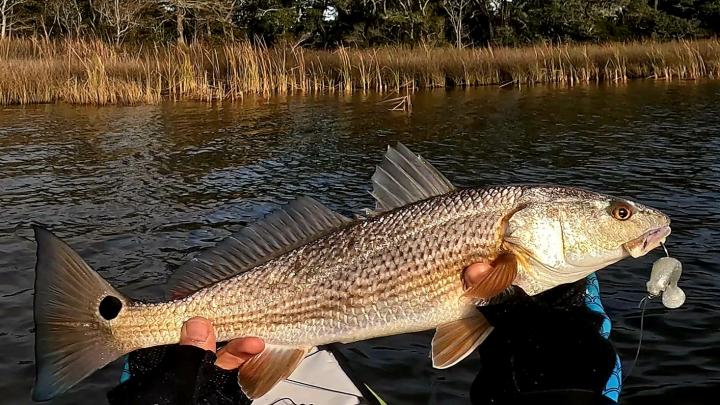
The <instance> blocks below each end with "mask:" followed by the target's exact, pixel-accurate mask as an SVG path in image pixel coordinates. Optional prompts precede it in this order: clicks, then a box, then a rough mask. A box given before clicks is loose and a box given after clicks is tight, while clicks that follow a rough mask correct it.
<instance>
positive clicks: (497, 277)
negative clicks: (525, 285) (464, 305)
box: [463, 253, 518, 299]
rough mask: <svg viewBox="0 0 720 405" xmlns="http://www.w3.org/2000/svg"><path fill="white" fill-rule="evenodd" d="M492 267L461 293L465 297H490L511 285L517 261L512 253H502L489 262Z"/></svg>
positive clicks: (515, 272) (515, 273)
mask: <svg viewBox="0 0 720 405" xmlns="http://www.w3.org/2000/svg"><path fill="white" fill-rule="evenodd" d="M491 266H492V269H491V270H489V271H488V272H487V273H486V274H484V275H483V276H482V278H481V279H480V280H478V281H477V282H476V283H475V285H473V286H472V287H470V288H469V289H468V290H467V291H465V293H464V294H463V296H464V297H466V298H479V299H490V298H493V297H495V296H496V295H498V294H500V293H501V292H503V291H504V290H505V289H506V288H508V287H510V285H512V282H513V281H514V280H515V276H516V275H517V267H518V261H517V257H516V256H515V255H514V254H512V253H502V254H500V256H498V257H497V258H496V259H495V260H493V262H492V263H491Z"/></svg>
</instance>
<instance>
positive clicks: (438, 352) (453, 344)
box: [432, 313, 493, 369]
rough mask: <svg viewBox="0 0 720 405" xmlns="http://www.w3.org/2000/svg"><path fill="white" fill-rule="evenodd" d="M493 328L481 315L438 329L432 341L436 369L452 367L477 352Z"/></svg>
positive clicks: (444, 325)
mask: <svg viewBox="0 0 720 405" xmlns="http://www.w3.org/2000/svg"><path fill="white" fill-rule="evenodd" d="M492 331H493V327H492V326H491V325H490V323H488V321H487V319H485V317H484V316H482V315H481V314H480V313H478V314H477V315H474V316H471V317H470V318H465V319H460V320H457V321H453V322H448V323H445V324H442V325H440V326H438V327H437V329H436V330H435V336H433V340H432V363H433V367H434V368H439V369H444V368H448V367H452V366H454V365H455V364H457V363H458V362H459V361H460V360H462V359H464V358H465V357H467V356H468V355H469V354H470V353H472V351H473V350H475V349H476V348H477V347H478V346H480V343H482V342H483V341H484V340H485V338H487V337H488V335H489V334H490V332H492Z"/></svg>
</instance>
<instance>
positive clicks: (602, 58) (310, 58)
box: [0, 39, 720, 105]
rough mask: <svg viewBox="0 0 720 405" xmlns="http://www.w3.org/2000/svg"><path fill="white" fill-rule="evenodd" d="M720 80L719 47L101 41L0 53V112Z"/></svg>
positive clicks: (18, 42)
mask: <svg viewBox="0 0 720 405" xmlns="http://www.w3.org/2000/svg"><path fill="white" fill-rule="evenodd" d="M718 77H720V40H717V39H705V40H692V41H672V42H647V41H646V42H629V43H606V44H597V45H595V44H592V45H591V44H564V45H536V46H528V47H520V48H464V49H456V48H445V47H441V48H430V47H415V48H409V47H398V46H383V47H378V48H369V49H358V48H348V47H341V48H338V49H335V50H313V49H304V48H294V49H293V48H291V47H275V48H267V47H264V46H258V45H252V44H250V43H248V42H234V43H225V44H217V45H212V44H201V43H193V44H190V45H188V46H184V45H159V44H144V45H143V46H142V47H131V46H125V47H123V46H121V47H115V46H112V45H108V44H106V43H104V42H101V41H97V40H63V41H50V42H47V41H43V40H39V39H10V40H7V39H6V40H2V41H0V105H16V104H21V105H22V104H45V103H60V102H64V103H70V104H89V105H106V104H118V105H127V104H158V103H160V102H163V101H204V102H213V101H241V100H243V99H244V98H245V97H246V96H248V95H261V96H265V97H267V96H272V95H277V94H307V93H310V94H316V93H342V94H349V93H353V92H358V91H359V92H367V91H372V92H379V93H384V94H393V93H399V94H401V95H407V94H410V93H412V92H414V91H415V90H418V89H425V88H458V87H460V88H462V87H479V86H497V87H513V86H514V87H518V86H520V87H523V86H533V85H539V84H556V85H560V86H575V85H579V84H586V83H608V82H610V83H625V82H626V81H628V80H631V79H653V80H663V81H665V80H667V81H670V80H678V79H687V80H695V79H702V78H711V79H712V78H718Z"/></svg>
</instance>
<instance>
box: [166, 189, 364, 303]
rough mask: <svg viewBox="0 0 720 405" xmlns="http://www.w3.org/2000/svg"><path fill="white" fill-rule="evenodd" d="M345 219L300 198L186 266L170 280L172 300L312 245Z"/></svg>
mask: <svg viewBox="0 0 720 405" xmlns="http://www.w3.org/2000/svg"><path fill="white" fill-rule="evenodd" d="M348 222H350V219H349V218H346V217H344V216H342V215H340V214H338V213H336V212H334V211H332V210H331V209H329V208H327V207H325V206H324V205H322V204H321V203H320V202H318V201H316V200H314V199H312V198H310V197H300V198H298V199H297V200H294V201H292V202H290V203H289V204H287V205H286V206H284V207H283V208H281V209H279V210H277V211H275V212H273V213H271V214H269V215H268V216H266V217H265V218H263V219H261V220H259V221H258V222H255V223H253V224H250V225H249V226H247V227H245V228H243V229H241V230H240V231H239V232H237V233H236V234H234V235H231V236H229V237H228V238H227V239H225V240H224V241H222V242H221V243H220V244H219V245H218V246H216V247H214V248H211V249H209V250H207V251H205V252H203V253H201V254H199V255H197V256H196V257H194V258H193V259H191V260H190V261H188V262H187V263H185V264H184V265H182V266H181V267H180V268H179V269H178V270H177V271H175V273H173V275H172V276H171V277H170V280H168V285H169V292H170V295H171V297H172V298H180V297H184V296H187V295H189V294H191V293H193V292H195V291H198V290H200V289H202V288H204V287H207V286H209V285H211V284H214V283H217V282H218V281H221V280H224V279H226V278H229V277H232V276H235V275H238V274H240V273H242V272H244V271H247V270H249V269H252V268H253V267H256V266H258V265H260V264H262V263H265V262H267V261H268V260H271V259H273V258H276V257H278V256H280V255H282V254H284V253H287V252H289V251H290V250H292V249H294V248H296V247H299V246H302V245H304V244H306V243H308V242H310V241H313V240H315V239H317V238H319V237H320V236H322V235H324V234H326V233H327V232H329V231H330V230H333V229H335V228H337V227H339V226H341V225H343V224H346V223H348Z"/></svg>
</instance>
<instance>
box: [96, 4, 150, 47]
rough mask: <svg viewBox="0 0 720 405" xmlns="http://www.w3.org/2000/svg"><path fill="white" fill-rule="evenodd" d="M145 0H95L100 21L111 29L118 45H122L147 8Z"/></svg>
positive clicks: (111, 34)
mask: <svg viewBox="0 0 720 405" xmlns="http://www.w3.org/2000/svg"><path fill="white" fill-rule="evenodd" d="M146 6H147V4H146V3H145V1H144V0H94V1H93V2H92V7H93V9H95V11H97V13H98V14H99V15H100V21H102V23H103V24H104V25H105V26H107V27H108V28H109V29H110V36H112V38H113V40H114V42H115V44H116V45H120V43H121V42H122V40H123V38H124V37H125V35H127V33H128V32H129V31H130V30H131V29H132V28H133V27H135V26H136V25H138V18H139V16H140V15H141V14H142V12H143V11H144V10H145V8H146Z"/></svg>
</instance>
